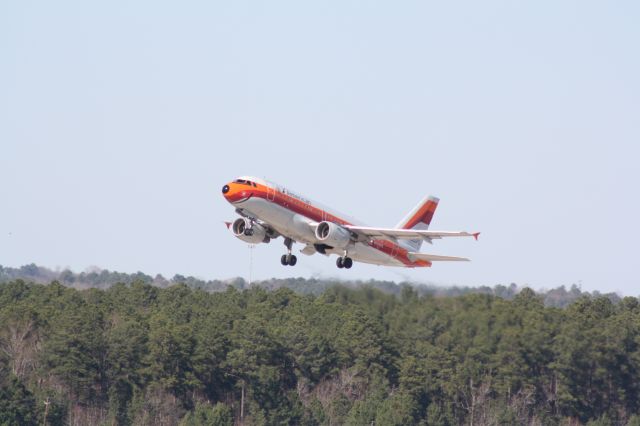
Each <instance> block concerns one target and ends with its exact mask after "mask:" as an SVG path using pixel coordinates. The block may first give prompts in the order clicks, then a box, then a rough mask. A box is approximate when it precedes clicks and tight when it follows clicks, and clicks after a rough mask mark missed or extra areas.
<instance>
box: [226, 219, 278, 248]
mask: <svg viewBox="0 0 640 426" xmlns="http://www.w3.org/2000/svg"><path fill="white" fill-rule="evenodd" d="M230 229H231V232H232V233H233V235H235V236H236V237H238V238H240V239H241V240H242V241H244V242H246V243H249V244H258V243H268V242H269V241H270V238H269V237H268V236H267V230H266V229H265V228H264V226H262V225H260V224H259V223H252V222H251V221H250V220H249V219H245V218H243V217H239V218H238V219H236V220H235V221H234V222H233V223H232V224H231V227H230Z"/></svg>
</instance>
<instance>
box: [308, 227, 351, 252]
mask: <svg viewBox="0 0 640 426" xmlns="http://www.w3.org/2000/svg"><path fill="white" fill-rule="evenodd" d="M316 238H317V239H318V240H319V241H322V243H323V244H326V245H328V246H331V247H335V248H345V247H347V245H348V244H349V242H350V241H351V234H350V233H349V231H348V230H346V229H344V228H343V227H342V226H340V225H336V224H335V223H333V222H320V223H319V224H318V227H317V228H316Z"/></svg>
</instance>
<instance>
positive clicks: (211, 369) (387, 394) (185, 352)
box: [0, 266, 640, 426]
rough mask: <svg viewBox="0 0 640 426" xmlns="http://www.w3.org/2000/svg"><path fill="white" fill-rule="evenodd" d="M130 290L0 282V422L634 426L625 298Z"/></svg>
mask: <svg viewBox="0 0 640 426" xmlns="http://www.w3.org/2000/svg"><path fill="white" fill-rule="evenodd" d="M3 271H4V269H3ZM23 272H24V273H29V274H32V275H38V274H40V275H43V274H46V272H47V271H43V270H42V269H40V268H38V267H35V266H34V267H31V266H30V267H27V268H25V270H24V271H23ZM91 274H95V275H91ZM101 276H102V278H104V279H105V280H107V281H108V280H110V279H112V278H114V277H115V276H112V275H110V273H105V274H103V273H102V272H100V273H98V272H96V273H87V274H85V276H84V277H83V278H82V279H85V280H86V279H89V278H90V277H93V278H91V279H95V280H99V279H101V278H100V277H101ZM62 277H63V278H64V282H65V283H73V284H74V285H75V284H77V283H79V282H81V281H79V279H80V277H78V276H76V275H74V274H71V273H69V272H65V273H64V274H62ZM129 278H130V276H127V280H128V281H125V282H123V283H119V284H118V283H116V284H113V283H111V284H110V285H109V287H108V289H106V290H98V289H95V288H91V289H88V290H83V291H78V290H74V289H71V288H68V287H65V286H64V285H62V284H60V283H59V282H53V283H51V284H50V285H47V286H43V285H37V284H33V283H26V282H23V281H12V282H8V283H6V284H2V285H0V424H4V423H7V424H42V423H44V420H45V419H44V412H45V407H48V408H46V410H47V411H46V413H47V418H46V421H47V424H69V423H71V424H120V425H128V424H183V425H201V424H203V425H204V424H206V425H209V424H214V425H231V424H238V423H240V422H241V419H240V416H241V413H242V422H244V424H252V425H259V424H264V425H272V424H291V425H293V424H295V425H298V424H299V425H309V426H311V425H314V426H315V425H325V424H348V425H366V424H371V423H374V424H376V425H407V424H429V425H458V424H470V423H473V424H575V423H576V422H580V423H581V424H586V423H587V422H590V424H598V425H608V424H612V425H622V424H631V425H634V424H638V423H640V422H638V418H639V417H638V414H639V413H640V338H639V337H638V336H640V303H638V300H637V299H636V298H630V297H627V298H624V299H622V300H621V301H620V302H619V303H614V302H613V301H612V300H611V298H609V297H587V296H584V294H582V293H581V292H579V289H571V290H570V291H565V293H566V294H565V296H566V297H569V296H571V297H574V296H575V297H578V296H583V297H578V298H577V300H576V301H575V303H573V304H570V305H568V306H567V307H566V308H565V309H559V308H552V307H545V304H547V305H548V300H547V296H541V295H537V294H536V293H535V292H533V291H531V290H530V289H523V290H522V291H520V292H519V293H517V292H516V288H515V287H504V286H502V287H496V289H494V290H491V289H483V291H480V292H476V293H471V292H466V293H465V294H463V295H460V296H457V297H436V296H435V295H434V294H433V293H425V291H424V289H422V290H421V289H419V288H418V289H416V288H412V287H410V286H407V285H403V286H396V285H395V284H393V283H377V284H375V285H373V284H367V285H364V286H361V287H360V288H358V289H352V288H347V287H341V286H336V285H331V286H327V289H326V291H324V292H323V293H322V294H320V295H318V296H312V295H303V294H300V293H298V292H294V291H292V290H289V289H287V288H279V289H276V290H274V291H268V290H266V289H263V288H259V287H252V288H251V289H248V290H239V289H238V288H236V287H233V286H230V287H227V288H226V290H225V291H223V292H214V293H211V292H207V291H204V290H202V288H205V287H202V288H200V287H198V285H196V283H195V281H193V280H190V279H189V278H188V277H180V276H177V277H174V280H177V281H180V282H181V284H178V285H174V286H168V284H170V283H171V281H170V280H165V281H166V285H165V287H167V288H159V287H156V286H153V285H151V284H150V283H151V282H155V281H154V280H155V279H152V280H149V279H147V277H146V276H140V275H138V278H139V279H137V280H129ZM96 282H98V281H96ZM286 282H287V283H288V284H287V285H290V286H292V287H293V286H298V285H300V284H301V283H302V282H303V281H300V280H298V279H291V280H288V281H286ZM316 283H317V282H316ZM272 284H273V287H275V286H276V283H275V281H274V282H273V283H272ZM394 286H395V287H394ZM237 287H240V288H241V287H242V286H241V285H240V283H238V286H237ZM380 288H384V289H385V291H387V292H385V291H381V290H380ZM389 292H391V293H393V294H389ZM496 294H499V295H501V296H504V297H505V298H502V297H498V296H497V295H496ZM559 294H560V295H562V294H561V293H559ZM565 296H563V297H565ZM558 297H560V296H558ZM575 297H574V298H575ZM508 299H509V300H508ZM562 300H566V299H562ZM45 402H48V406H45V404H44V403H45Z"/></svg>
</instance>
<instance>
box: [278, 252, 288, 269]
mask: <svg viewBox="0 0 640 426" xmlns="http://www.w3.org/2000/svg"><path fill="white" fill-rule="evenodd" d="M280 263H282V265H283V266H287V265H288V264H289V259H287V255H286V254H283V255H282V257H281V258H280Z"/></svg>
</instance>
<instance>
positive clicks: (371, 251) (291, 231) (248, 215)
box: [222, 176, 480, 269]
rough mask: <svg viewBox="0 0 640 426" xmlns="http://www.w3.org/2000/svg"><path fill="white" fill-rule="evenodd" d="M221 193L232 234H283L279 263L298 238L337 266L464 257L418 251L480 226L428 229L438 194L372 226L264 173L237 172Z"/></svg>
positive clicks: (421, 263)
mask: <svg viewBox="0 0 640 426" xmlns="http://www.w3.org/2000/svg"><path fill="white" fill-rule="evenodd" d="M222 195H223V196H224V198H225V199H226V200H227V201H228V202H229V203H230V204H231V205H232V206H233V207H235V211H236V213H238V214H239V215H240V216H241V217H239V218H237V219H236V220H235V221H233V222H225V224H226V225H227V228H228V229H229V230H230V231H231V232H232V233H233V235H234V236H236V237H237V238H239V239H240V240H242V241H244V242H246V243H249V244H259V243H268V242H270V241H271V240H273V239H275V238H278V237H280V236H282V237H284V245H285V247H286V248H287V253H286V254H283V255H282V257H281V258H280V263H281V264H282V265H284V266H287V265H289V266H294V265H295V264H296V263H297V258H296V256H295V255H294V254H291V251H292V247H293V243H294V242H297V243H302V244H304V245H305V246H304V248H303V249H302V250H301V252H302V253H304V254H305V255H313V254H315V253H320V254H324V255H327V256H328V255H330V254H337V255H338V259H337V261H336V266H337V267H338V268H346V269H350V268H351V267H352V266H353V262H354V261H357V262H362V263H369V264H374V265H385V266H400V267H407V268H417V267H430V266H431V265H432V262H437V261H468V260H469V259H467V258H464V257H454V256H440V255H434V254H427V253H420V247H421V246H422V242H423V241H426V242H428V243H431V244H432V241H433V240H435V239H441V238H447V237H473V238H474V239H476V240H477V239H478V235H480V233H479V232H474V233H469V232H458V231H430V230H429V229H428V228H429V224H430V223H431V219H432V218H433V214H434V213H435V211H436V208H437V207H438V202H439V199H438V198H436V197H433V196H429V197H425V198H424V199H423V200H422V201H421V202H420V203H419V204H418V205H417V206H416V207H415V208H414V209H413V210H411V211H410V212H409V213H408V214H407V215H406V216H405V217H404V218H403V219H402V220H401V221H400V223H398V225H396V226H395V227H394V228H372V227H369V226H364V225H362V224H360V223H359V222H358V221H356V220H355V219H352V218H350V217H348V216H345V215H343V214H340V213H338V212H335V211H333V210H331V209H329V208H327V207H324V206H322V205H321V204H319V203H317V202H314V201H311V200H310V199H308V198H306V197H303V196H302V195H299V194H297V193H295V192H293V191H291V190H289V189H287V188H285V187H283V186H280V185H277V184H275V183H273V182H268V181H266V180H264V179H260V178H256V177H252V176H241V177H239V178H237V179H234V180H233V181H231V182H229V183H227V184H226V185H224V186H223V187H222Z"/></svg>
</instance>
